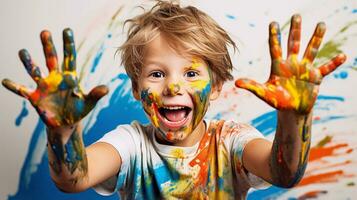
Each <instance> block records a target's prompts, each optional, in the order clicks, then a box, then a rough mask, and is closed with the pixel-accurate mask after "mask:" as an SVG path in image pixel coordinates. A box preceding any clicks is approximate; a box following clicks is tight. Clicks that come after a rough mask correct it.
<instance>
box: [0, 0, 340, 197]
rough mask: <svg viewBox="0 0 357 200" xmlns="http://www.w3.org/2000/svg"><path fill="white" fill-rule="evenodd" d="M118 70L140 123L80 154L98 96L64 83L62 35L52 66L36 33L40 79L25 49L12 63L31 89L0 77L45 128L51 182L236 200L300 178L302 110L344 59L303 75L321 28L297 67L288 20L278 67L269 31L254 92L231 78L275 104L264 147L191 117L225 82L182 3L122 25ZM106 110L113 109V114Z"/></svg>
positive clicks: (240, 131)
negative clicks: (263, 72)
mask: <svg viewBox="0 0 357 200" xmlns="http://www.w3.org/2000/svg"><path fill="white" fill-rule="evenodd" d="M128 22H129V23H131V26H130V28H129V32H128V39H127V41H126V42H125V43H124V44H123V46H122V47H121V49H120V50H121V52H122V54H121V55H122V62H123V64H124V66H125V69H126V71H127V73H128V75H129V77H130V78H131V80H132V88H133V94H134V97H135V99H137V100H140V101H141V102H142V104H143V108H144V110H145V112H146V114H147V115H148V117H149V119H150V121H151V124H148V125H141V124H139V123H138V122H135V121H134V122H133V123H132V124H131V125H121V126H118V127H117V128H116V129H115V130H113V131H111V132H109V133H107V134H106V135H105V136H104V137H103V138H102V139H100V140H99V141H98V142H96V143H94V144H92V145H90V146H89V147H87V148H85V147H84V145H83V141H82V132H81V127H80V120H81V119H82V118H84V117H85V116H86V115H87V114H88V113H89V112H90V111H91V110H92V109H93V107H94V106H95V104H96V102H97V101H98V100H99V99H100V98H102V97H103V96H104V95H106V94H107V93H108V89H107V88H106V86H97V87H95V88H94V89H93V90H92V91H91V92H89V94H87V95H86V94H84V93H83V92H82V90H81V88H80V86H79V85H78V80H77V76H76V63H75V61H76V52H75V47H74V40H73V33H72V31H71V30H70V29H66V30H64V32H63V40H64V63H63V69H62V71H59V69H58V61H57V55H56V51H55V49H54V46H53V43H52V39H51V35H50V33H49V32H48V31H43V32H42V33H41V40H42V44H43V47H44V54H45V56H46V65H47V67H48V70H49V72H50V73H49V76H48V77H43V76H42V74H41V72H40V70H39V67H37V66H36V65H35V64H34V63H33V62H32V60H31V58H30V56H29V54H28V53H27V51H26V50H21V51H20V52H19V56H20V59H21V61H22V62H23V64H24V65H25V67H26V69H27V71H28V72H29V74H30V75H31V77H32V78H33V79H34V80H35V82H36V83H37V85H38V87H37V89H36V90H35V91H34V92H30V91H29V90H28V89H27V88H25V87H23V86H20V85H17V84H15V83H13V82H11V81H10V80H7V79H5V80H3V85H4V86H5V87H7V88H8V89H9V90H11V91H13V92H15V93H17V94H19V95H21V96H23V97H25V98H27V99H29V100H30V102H31V103H32V105H33V106H34V107H35V108H36V110H37V111H38V113H39V115H40V117H41V118H42V120H43V121H44V122H45V123H46V125H47V136H48V156H49V165H50V171H51V177H52V179H53V181H54V182H55V184H56V185H57V187H58V188H59V189H61V190H63V191H66V192H79V191H83V190H85V189H88V188H90V187H94V188H95V190H96V191H97V192H98V193H100V194H109V193H112V192H114V191H119V192H120V194H121V196H122V197H123V198H124V199H126V198H128V199H158V198H165V199H175V198H178V199H244V198H245V196H246V193H247V191H248V189H249V188H250V187H260V186H262V185H264V183H265V181H266V182H269V183H271V184H274V185H277V186H281V187H293V186H294V185H296V184H297V183H298V182H299V180H300V179H301V178H302V176H303V173H304V170H305V167H306V164H307V157H308V152H309V146H310V138H311V137H310V132H311V116H312V113H311V110H312V107H313V104H314V101H315V99H316V97H317V93H318V87H319V84H320V83H321V81H322V78H323V77H324V76H325V75H327V74H329V73H330V72H331V71H333V70H334V69H335V68H336V67H338V66H339V65H341V64H342V63H343V62H344V61H345V59H346V58H345V55H343V54H340V55H338V56H336V57H335V58H333V59H332V60H331V61H330V62H328V63H326V64H324V65H322V66H320V67H319V68H314V67H312V62H313V60H314V58H315V56H316V54H317V49H318V48H319V45H320V43H321V39H322V37H323V34H324V32H325V25H324V24H323V23H319V24H318V25H317V27H316V30H315V33H314V35H313V37H312V39H311V41H310V42H309V45H308V47H307V50H306V52H305V54H304V57H303V59H302V61H298V60H297V54H298V52H299V45H300V31H301V17H300V16H299V15H294V16H293V17H292V19H291V28H290V34H289V39H288V55H287V59H286V60H284V59H282V52H281V46H280V41H279V39H280V32H279V27H278V25H277V23H275V22H273V23H271V24H270V27H269V44H270V54H271V59H272V67H271V69H272V70H271V75H270V77H269V80H268V81H267V82H266V83H265V84H258V83H256V82H254V81H252V80H247V79H240V80H237V81H236V86H238V87H241V88H245V89H248V90H250V91H252V92H253V93H255V94H256V95H257V96H258V97H259V98H261V99H263V100H264V101H265V102H267V103H268V104H270V105H271V106H273V107H275V108H277V109H278V110H279V111H278V124H277V132H276V134H275V138H274V142H273V143H271V142H269V141H268V140H265V139H264V138H263V137H262V136H261V134H260V133H259V132H258V131H257V130H255V129H254V128H253V127H250V126H248V125H246V124H240V123H236V122H231V121H229V122H228V121H208V120H203V117H204V115H205V113H206V110H207V108H208V106H209V102H210V101H211V100H214V99H216V98H217V97H218V96H219V93H220V91H221V88H222V85H223V83H224V82H225V81H227V80H231V79H233V77H232V75H231V74H230V73H231V70H232V63H231V60H230V57H229V54H228V51H227V46H228V45H231V46H233V48H235V44H234V42H233V41H232V40H231V39H230V37H229V36H228V35H227V33H226V32H225V31H224V30H223V29H222V28H221V27H219V26H218V25H217V24H216V22H214V21H213V20H212V19H211V18H210V17H208V16H207V15H206V14H205V13H203V12H201V11H199V10H197V9H196V8H194V7H185V8H181V7H180V6H179V5H176V4H173V3H168V2H161V1H159V2H158V3H157V4H156V5H155V6H154V7H153V8H152V9H151V10H150V11H148V12H146V13H144V14H142V15H140V16H138V17H136V18H134V19H131V20H129V21H128ZM114 112H115V111H114Z"/></svg>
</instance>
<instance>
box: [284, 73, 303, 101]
mask: <svg viewBox="0 0 357 200" xmlns="http://www.w3.org/2000/svg"><path fill="white" fill-rule="evenodd" d="M295 83H296V82H295V80H293V79H287V81H286V85H285V87H286V89H287V90H288V91H289V92H290V95H291V96H292V100H291V105H292V106H293V107H294V108H298V106H299V103H300V98H299V96H300V95H299V92H298V91H297V88H296V84H295Z"/></svg>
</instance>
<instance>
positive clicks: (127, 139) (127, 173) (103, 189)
mask: <svg viewBox="0 0 357 200" xmlns="http://www.w3.org/2000/svg"><path fill="white" fill-rule="evenodd" d="M136 137H138V136H137V130H136V128H135V127H134V126H132V125H120V126H118V127H117V128H116V129H114V130H113V131H111V132H108V133H106V134H105V135H104V136H103V137H102V138H101V139H99V140H98V141H96V143H97V142H105V143H108V144H110V145H112V146H113V147H114V148H115V149H116V150H117V151H118V153H119V155H120V157H121V161H122V163H121V167H120V171H119V173H118V174H117V175H114V176H112V177H110V178H109V179H107V180H105V181H104V182H102V183H100V184H98V185H96V186H94V187H93V189H94V190H95V191H96V192H97V193H98V194H100V195H104V196H107V195H111V194H113V193H114V192H117V191H120V190H123V189H125V187H126V186H127V185H128V183H129V182H130V180H131V177H132V174H131V173H132V170H131V169H132V166H133V163H132V162H134V161H135V155H136V146H137V145H136V143H137V141H138V139H137V138H136Z"/></svg>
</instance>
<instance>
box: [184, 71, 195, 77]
mask: <svg viewBox="0 0 357 200" xmlns="http://www.w3.org/2000/svg"><path fill="white" fill-rule="evenodd" d="M185 76H186V77H188V78H193V77H196V76H198V72H196V71H192V70H191V71H188V72H186V74H185Z"/></svg>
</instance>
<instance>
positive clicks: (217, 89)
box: [209, 83, 223, 101]
mask: <svg viewBox="0 0 357 200" xmlns="http://www.w3.org/2000/svg"><path fill="white" fill-rule="evenodd" d="M222 86H223V84H222V83H216V84H215V85H214V86H213V87H212V90H211V96H210V98H209V99H210V100H211V101H213V100H216V99H217V98H218V97H219V95H220V94H221V91H222Z"/></svg>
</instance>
